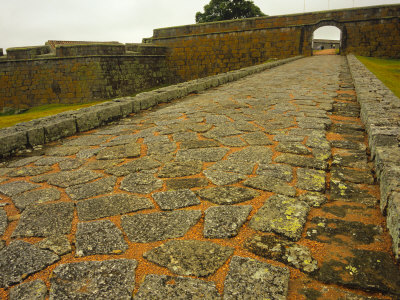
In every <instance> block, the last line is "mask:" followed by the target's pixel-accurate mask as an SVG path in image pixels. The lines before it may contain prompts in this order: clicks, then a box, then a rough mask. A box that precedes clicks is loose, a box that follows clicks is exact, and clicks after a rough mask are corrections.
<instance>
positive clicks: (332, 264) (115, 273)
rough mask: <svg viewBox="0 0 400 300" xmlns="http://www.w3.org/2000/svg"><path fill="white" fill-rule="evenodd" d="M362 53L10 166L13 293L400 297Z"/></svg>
mask: <svg viewBox="0 0 400 300" xmlns="http://www.w3.org/2000/svg"><path fill="white" fill-rule="evenodd" d="M359 113H360V112H359V106H358V104H357V102H356V94H355V91H354V87H353V84H352V78H351V76H350V73H349V69H348V66H347V62H346V59H345V58H344V57H340V56H318V57H310V58H304V59H301V60H298V61H295V62H292V63H289V64H287V65H283V66H280V67H277V68H274V69H271V70H268V71H264V72H262V73H260V74H257V75H252V76H249V77H246V78H244V79H241V80H239V81H237V82H233V83H229V84H226V85H223V86H220V87H218V88H214V89H210V90H207V91H205V92H202V93H200V94H193V95H189V96H188V97H186V98H184V99H180V100H174V101H173V102H172V103H169V104H163V105H160V106H157V107H155V108H153V109H151V110H148V111H143V112H141V113H139V114H137V115H131V116H130V117H128V118H126V119H123V120H120V121H118V122H116V123H114V124H111V125H109V126H107V127H105V128H99V129H96V130H93V131H91V132H87V133H83V134H81V135H79V136H74V137H70V138H67V139H65V140H62V141H58V142H54V143H52V144H50V145H47V146H45V147H44V148H43V149H38V150H35V151H34V152H33V153H27V152H26V153H23V154H21V155H20V157H17V158H13V159H12V160H9V161H6V162H4V163H2V164H1V166H0V174H1V177H0V182H1V183H0V193H1V195H0V197H1V199H0V235H1V239H0V297H1V298H2V299H6V298H7V297H9V299H45V298H46V297H49V299H132V298H134V299H398V298H399V297H400V272H399V266H398V265H397V264H396V263H395V260H394V258H393V255H392V252H391V250H390V249H391V239H390V237H389V235H388V232H387V229H386V225H385V221H384V218H383V217H382V215H381V213H380V210H379V189H378V186H377V184H376V182H375V179H374V170H373V166H372V164H371V163H370V158H369V156H368V153H369V150H368V148H367V145H368V143H367V140H366V134H365V131H364V128H363V125H362V123H361V121H360V118H359Z"/></svg>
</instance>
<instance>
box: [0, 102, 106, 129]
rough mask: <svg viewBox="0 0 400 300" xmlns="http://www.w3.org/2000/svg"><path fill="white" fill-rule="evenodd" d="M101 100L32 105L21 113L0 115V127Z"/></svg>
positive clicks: (81, 106)
mask: <svg viewBox="0 0 400 300" xmlns="http://www.w3.org/2000/svg"><path fill="white" fill-rule="evenodd" d="M101 102H104V101H97V102H90V103H85V104H48V105H42V106H37V107H33V108H31V109H29V110H27V111H26V112H23V113H21V114H17V115H6V116H4V115H3V116H0V128H4V127H9V126H13V125H15V124H18V123H21V122H27V121H30V120H33V119H38V118H42V117H47V116H51V115H55V114H58V113H61V112H64V111H67V110H77V109H80V108H84V107H88V106H92V105H95V104H98V103H101Z"/></svg>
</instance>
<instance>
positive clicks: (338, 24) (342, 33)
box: [304, 20, 347, 55]
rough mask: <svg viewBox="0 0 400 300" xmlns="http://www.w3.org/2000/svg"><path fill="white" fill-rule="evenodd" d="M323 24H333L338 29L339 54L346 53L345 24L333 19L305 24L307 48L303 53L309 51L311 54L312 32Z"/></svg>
mask: <svg viewBox="0 0 400 300" xmlns="http://www.w3.org/2000/svg"><path fill="white" fill-rule="evenodd" d="M324 26H334V27H336V28H338V29H339V30H340V48H339V54H342V55H343V54H346V49H347V29H346V25H345V24H343V23H341V22H337V21H335V20H321V21H319V22H318V23H315V24H312V25H307V26H306V28H305V29H306V31H307V38H308V40H307V41H306V47H307V48H308V49H305V50H306V51H304V52H305V53H307V52H308V53H311V55H312V41H313V36H314V32H315V31H316V30H317V29H319V28H321V27H324Z"/></svg>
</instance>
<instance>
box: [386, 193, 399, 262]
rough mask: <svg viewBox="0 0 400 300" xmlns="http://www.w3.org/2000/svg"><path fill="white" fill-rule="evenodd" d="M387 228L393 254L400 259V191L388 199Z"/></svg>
mask: <svg viewBox="0 0 400 300" xmlns="http://www.w3.org/2000/svg"><path fill="white" fill-rule="evenodd" d="M387 227H388V229H389V233H390V235H391V236H392V240H393V252H394V255H395V256H396V259H397V260H399V259H400V191H398V192H395V193H393V194H392V195H391V197H390V199H389V206H388V210H387Z"/></svg>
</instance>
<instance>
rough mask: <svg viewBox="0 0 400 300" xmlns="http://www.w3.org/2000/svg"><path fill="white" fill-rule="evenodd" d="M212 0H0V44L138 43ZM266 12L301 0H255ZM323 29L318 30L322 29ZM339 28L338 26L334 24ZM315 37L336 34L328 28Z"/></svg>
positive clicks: (294, 7)
mask: <svg viewBox="0 0 400 300" xmlns="http://www.w3.org/2000/svg"><path fill="white" fill-rule="evenodd" d="M209 1H210V0H0V48H3V49H4V50H5V49H6V48H10V47H21V46H35V45H43V44H44V43H45V42H46V41H47V40H72V41H119V42H123V43H129V42H130V43H138V42H141V40H142V38H144V37H151V36H152V35H153V29H155V28H162V27H171V26H178V25H187V24H193V23H195V14H196V12H197V11H203V7H204V5H206V4H207V3H209ZM254 3H255V4H256V5H257V6H259V7H260V8H261V10H262V11H263V12H264V13H265V14H267V15H270V16H273V15H281V14H291V13H301V12H303V11H304V0H254ZM353 4H354V6H355V7H361V6H371V5H382V4H400V0H354V1H353V0H305V11H306V12H309V11H319V10H327V9H328V8H329V9H338V8H347V7H353ZM321 31H322V30H321ZM337 31H338V30H337ZM315 37H316V38H328V39H331V38H332V39H338V38H339V33H338V32H336V31H333V32H332V31H329V30H328V31H327V32H325V33H322V34H320V33H318V34H316V36H315Z"/></svg>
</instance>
